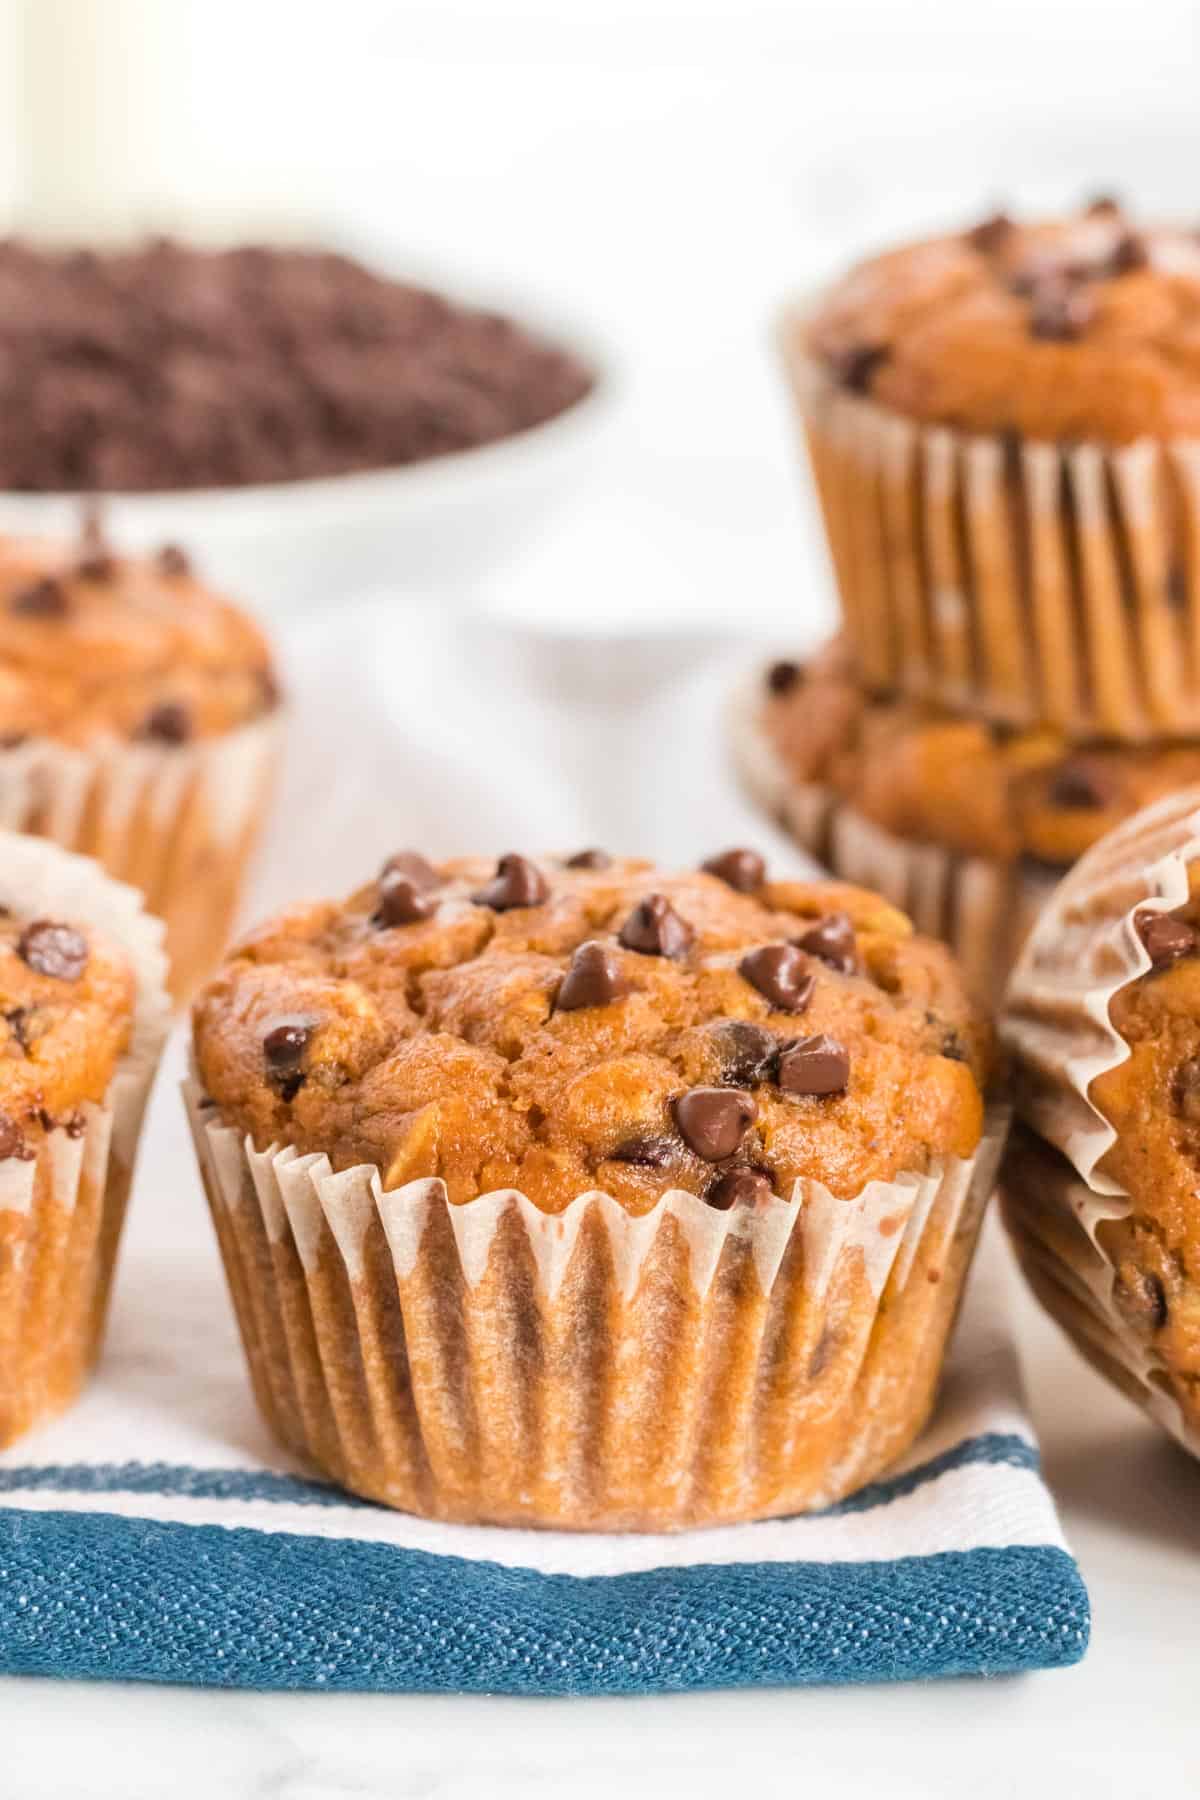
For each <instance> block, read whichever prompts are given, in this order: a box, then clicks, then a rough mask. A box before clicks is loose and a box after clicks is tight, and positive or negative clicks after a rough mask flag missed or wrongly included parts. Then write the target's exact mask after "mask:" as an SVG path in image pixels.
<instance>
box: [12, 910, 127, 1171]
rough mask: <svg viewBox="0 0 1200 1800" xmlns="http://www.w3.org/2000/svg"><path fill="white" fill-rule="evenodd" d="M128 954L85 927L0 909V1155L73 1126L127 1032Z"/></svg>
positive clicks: (105, 1083)
mask: <svg viewBox="0 0 1200 1800" xmlns="http://www.w3.org/2000/svg"><path fill="white" fill-rule="evenodd" d="M135 999H136V994H135V983H134V975H133V970H132V968H131V966H130V963H129V959H128V957H127V956H126V955H125V954H124V952H123V951H121V950H120V949H118V947H117V946H116V945H115V944H113V943H111V942H110V941H109V940H108V939H107V938H106V937H104V935H103V934H102V933H100V932H98V931H96V930H94V929H93V928H91V927H89V926H83V925H79V924H76V923H71V922H68V921H66V920H63V919H58V918H30V919H19V918H16V917H14V916H12V915H11V914H8V913H0V1156H21V1157H26V1156H27V1157H32V1156H33V1155H34V1153H35V1150H36V1147H37V1145H38V1143H39V1142H40V1140H41V1138H42V1137H43V1136H44V1135H45V1133H46V1132H47V1131H50V1130H53V1129H55V1128H56V1127H62V1128H64V1129H67V1130H69V1131H72V1132H74V1133H77V1132H78V1131H79V1130H81V1129H82V1125H81V1122H80V1118H79V1109H80V1108H81V1107H83V1106H84V1105H85V1104H86V1103H87V1102H88V1101H99V1100H101V1099H103V1097H104V1095H105V1093H106V1092H107V1090H108V1087H109V1084H110V1082H111V1080H112V1077H113V1073H114V1070H115V1068H116V1065H117V1062H118V1059H119V1058H120V1057H121V1055H122V1054H123V1053H124V1051H125V1050H126V1048H127V1047H128V1045H129V1043H130V1040H131V1037H132V1032H133V1014H134V1004H135Z"/></svg>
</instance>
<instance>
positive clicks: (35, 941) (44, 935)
mask: <svg viewBox="0 0 1200 1800" xmlns="http://www.w3.org/2000/svg"><path fill="white" fill-rule="evenodd" d="M17 955H18V956H19V957H20V958H21V961H22V962H23V963H26V964H27V965H28V967H29V968H31V969H33V970H35V971H36V973H37V974H39V975H50V976H53V978H54V980H55V981H78V980H79V977H80V976H81V975H82V974H83V971H84V970H85V969H86V968H87V962H88V944H87V939H86V938H85V937H83V936H82V935H81V934H80V933H79V932H78V931H76V930H75V929H74V928H73V927H72V926H70V925H56V924H55V923H54V921H53V920H52V919H35V920H34V922H33V924H32V925H27V926H26V927H25V929H24V931H23V932H22V933H21V936H20V938H19V939H18V941H17Z"/></svg>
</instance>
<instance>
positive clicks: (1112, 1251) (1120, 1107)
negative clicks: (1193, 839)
mask: <svg viewBox="0 0 1200 1800" xmlns="http://www.w3.org/2000/svg"><path fill="white" fill-rule="evenodd" d="M1188 876H1189V886H1190V889H1191V899H1190V900H1189V901H1188V903H1187V904H1186V905H1185V906H1183V907H1180V908H1178V909H1177V910H1176V911H1175V912H1174V913H1153V912H1151V911H1149V910H1147V911H1145V912H1143V913H1141V914H1140V915H1138V920H1137V923H1138V928H1139V931H1140V935H1141V937H1142V940H1143V942H1144V944H1145V945H1146V949H1147V951H1148V952H1149V954H1150V956H1151V959H1152V963H1153V965H1154V966H1153V967H1152V968H1151V969H1150V971H1149V972H1148V973H1147V974H1145V975H1142V976H1140V977H1139V978H1138V979H1137V980H1135V981H1131V982H1129V983H1127V985H1126V986H1125V987H1123V988H1121V989H1120V990H1119V991H1118V992H1117V993H1116V994H1115V995H1114V996H1113V999H1112V1002H1111V1004H1110V1008H1109V1016H1110V1018H1111V1019H1112V1022H1113V1025H1114V1026H1115V1027H1116V1030H1117V1031H1118V1032H1119V1034H1120V1036H1121V1037H1122V1038H1123V1039H1124V1040H1125V1042H1126V1043H1127V1044H1128V1046H1129V1056H1128V1059H1127V1060H1126V1061H1125V1062H1123V1063H1121V1064H1120V1065H1119V1066H1118V1067H1117V1068H1115V1069H1110V1070H1108V1071H1107V1072H1106V1073H1105V1074H1103V1075H1100V1076H1097V1078H1096V1079H1095V1080H1094V1081H1093V1082H1092V1084H1091V1089H1090V1093H1091V1098H1092V1100H1093V1102H1094V1103H1095V1105H1096V1106H1097V1108H1098V1109H1099V1111H1100V1113H1101V1114H1102V1115H1103V1117H1104V1118H1105V1119H1107V1120H1108V1122H1109V1123H1110V1124H1111V1125H1112V1127H1113V1129H1114V1131H1115V1132H1116V1134H1117V1137H1116V1142H1115V1143H1114V1144H1113V1145H1112V1147H1111V1148H1110V1149H1109V1150H1108V1151H1107V1152H1106V1153H1105V1155H1104V1157H1103V1159H1102V1161H1101V1165H1100V1166H1101V1168H1102V1170H1103V1172H1104V1173H1105V1174H1106V1175H1107V1176H1109V1177H1110V1178H1111V1179H1112V1180H1114V1181H1115V1182H1117V1183H1118V1184H1119V1186H1120V1187H1121V1188H1122V1189H1123V1190H1124V1191H1125V1192H1126V1193H1127V1194H1128V1195H1129V1196H1130V1201H1131V1210H1130V1213H1129V1216H1128V1217H1127V1218H1124V1219H1118V1220H1115V1221H1113V1222H1111V1223H1103V1224H1101V1226H1100V1227H1099V1228H1098V1235H1099V1238H1100V1241H1101V1243H1102V1244H1103V1246H1104V1248H1105V1250H1106V1251H1107V1252H1108V1254H1109V1256H1110V1258H1111V1259H1112V1262H1113V1264H1114V1266H1115V1268H1116V1270H1117V1281H1116V1287H1115V1290H1114V1297H1115V1299H1116V1302H1117V1304H1118V1306H1119V1308H1120V1310H1121V1312H1122V1315H1123V1317H1125V1319H1126V1322H1127V1323H1128V1324H1129V1325H1130V1327H1131V1328H1132V1329H1134V1330H1135V1331H1137V1332H1138V1333H1139V1334H1140V1335H1142V1336H1143V1337H1144V1338H1146V1339H1147V1340H1148V1341H1151V1342H1152V1343H1153V1346H1154V1348H1155V1350H1156V1351H1157V1352H1158V1353H1159V1354H1160V1355H1161V1356H1162V1358H1163V1362H1164V1364H1165V1366H1166V1368H1167V1370H1168V1371H1169V1374H1170V1379H1171V1381H1172V1383H1173V1385H1174V1386H1175V1388H1176V1391H1177V1395H1178V1397H1179V1399H1180V1401H1181V1403H1182V1404H1184V1405H1185V1406H1186V1407H1187V1408H1188V1410H1189V1412H1190V1413H1191V1416H1192V1417H1193V1419H1197V1418H1200V1199H1198V1198H1197V1194H1198V1191H1200V865H1195V864H1193V865H1192V867H1191V868H1190V869H1189V871H1188Z"/></svg>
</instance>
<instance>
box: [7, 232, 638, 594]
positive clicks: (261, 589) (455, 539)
mask: <svg viewBox="0 0 1200 1800" xmlns="http://www.w3.org/2000/svg"><path fill="white" fill-rule="evenodd" d="M611 389H612V382H611V377H610V375H609V372H608V369H607V366H606V363H605V361H604V359H603V358H601V357H600V356H598V355H596V354H593V352H592V351H591V349H590V348H588V347H585V346H584V340H583V338H582V337H581V335H580V334H579V333H577V332H576V331H574V330H572V329H565V330H564V329H557V328H556V327H555V326H553V325H552V324H545V325H544V324H543V323H542V322H541V321H540V320H537V319H536V318H535V309H533V308H530V307H528V306H526V305H523V304H522V305H519V306H517V307H514V308H511V309H509V308H508V307H505V309H504V310H495V309H494V308H493V307H492V306H490V305H484V304H480V303H476V302H474V301H472V302H469V303H468V302H467V301H463V300H459V299H451V298H449V297H447V296H445V295H443V294H441V293H439V292H435V291H433V290H432V289H431V288H428V287H424V286H418V285H415V284H413V283H411V282H408V281H403V280H396V279H393V278H391V277H390V276H388V275H385V274H383V273H380V272H378V271H376V270H374V269H371V268H368V267H366V266H365V265H364V264H363V263H360V262H357V261H355V260H353V259H351V258H350V257H348V256H344V255H341V254H336V253H334V252H330V251H322V250H309V249H298V248H268V247H263V246H256V245H255V246H244V247H241V248H233V249H201V248H197V247H193V246H189V245H186V244H183V243H179V242H175V241H172V240H166V239H157V240H154V241H152V242H148V243H142V244H138V245H134V246H131V247H122V248H113V249H105V250H90V249H74V250H72V249H63V248H59V247H52V246H47V245H42V244H35V243H33V242H32V241H21V240H16V239H9V240H6V241H0V529H6V530H10V531H15V532H20V533H22V534H27V533H38V534H44V533H55V532H62V531H64V530H71V529H72V528H73V526H74V524H75V522H76V521H77V518H78V511H79V501H80V496H81V495H82V496H91V497H97V496H103V498H104V505H105V519H106V523H107V525H108V526H109V527H110V529H111V530H112V531H113V533H114V534H115V535H116V536H117V537H118V538H119V540H120V541H121V542H123V543H126V544H130V545H133V546H135V547H137V546H143V547H147V548H149V547H150V546H152V545H154V544H158V543H162V542H164V541H168V540H175V539H179V540H182V541H185V542H187V543H188V544H189V545H191V546H192V547H193V548H195V549H196V550H197V551H198V552H199V553H200V554H202V556H203V558H204V563H205V567H206V569H207V570H209V571H210V572H211V574H212V575H213V577H214V579H216V580H217V581H218V582H219V583H220V584H222V585H225V586H226V587H228V588H229V589H230V590H231V591H234V592H242V593H246V594H248V595H252V596H253V597H254V598H255V599H256V601H258V602H259V603H260V604H262V605H265V606H267V607H270V608H272V609H284V608H288V609H291V608H295V607H300V606H304V605H313V604H322V603H332V602H336V601H338V600H340V599H345V598H346V597H347V596H348V595H350V594H357V593H362V592H364V591H367V590H374V591H376V592H378V591H380V590H394V591H396V592H397V594H398V595H399V594H401V593H403V592H404V591H405V590H412V591H425V592H429V591H431V590H433V591H436V592H438V593H440V594H443V595H448V594H451V593H468V592H469V591H470V589H471V586H472V584H473V583H474V582H475V581H477V580H478V579H479V578H480V577H481V576H483V575H484V574H485V573H486V572H487V570H488V569H489V568H490V567H491V566H492V565H493V564H494V563H495V562H497V561H498V560H500V559H502V558H503V557H504V556H505V555H507V554H509V553H510V552H511V551H512V550H513V548H514V547H515V546H516V545H517V544H518V543H519V541H520V540H521V539H522V538H523V537H525V536H526V535H527V534H529V533H530V532H531V531H533V530H535V529H536V528H537V525H538V523H539V521H540V520H541V519H542V518H543V517H544V516H545V515H546V514H547V513H548V512H549V511H550V510H551V507H552V505H553V503H554V502H555V501H556V500H557V499H558V498H560V497H561V496H563V495H564V494H565V493H566V492H568V491H569V489H570V487H571V485H572V483H573V482H574V481H575V479H576V478H577V476H578V475H579V474H580V473H581V471H582V469H583V467H584V464H585V462H586V458H587V456H588V455H589V454H590V451H591V449H592V447H593V445H594V442H595V439H596V435H597V428H598V426H599V424H600V423H601V420H602V418H603V416H604V415H605V414H606V413H607V411H608V406H609V401H610V398H611Z"/></svg>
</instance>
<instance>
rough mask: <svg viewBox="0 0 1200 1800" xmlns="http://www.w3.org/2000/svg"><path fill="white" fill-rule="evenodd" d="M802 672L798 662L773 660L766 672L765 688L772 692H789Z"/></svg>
mask: <svg viewBox="0 0 1200 1800" xmlns="http://www.w3.org/2000/svg"><path fill="white" fill-rule="evenodd" d="M803 673H804V671H803V669H802V668H801V667H800V664H799V663H798V662H789V661H788V660H786V659H784V660H783V661H780V662H773V663H772V664H771V666H770V668H769V669H768V670H767V674H766V682H767V689H768V691H769V692H770V693H772V694H790V693H791V691H792V689H793V688H794V687H795V685H796V683H797V682H798V681H799V679H800V677H801V675H802V674H803Z"/></svg>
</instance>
